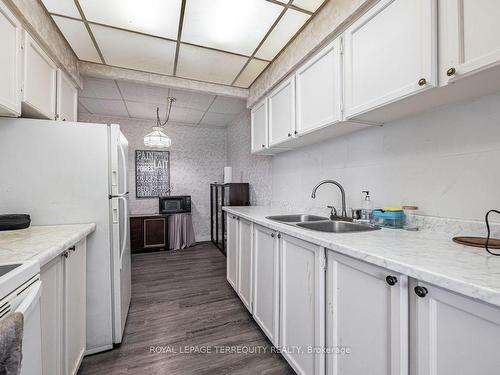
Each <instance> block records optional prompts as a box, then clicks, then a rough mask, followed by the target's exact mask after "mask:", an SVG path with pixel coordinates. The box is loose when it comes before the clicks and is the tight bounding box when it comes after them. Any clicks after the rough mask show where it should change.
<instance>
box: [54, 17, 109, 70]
mask: <svg viewBox="0 0 500 375" xmlns="http://www.w3.org/2000/svg"><path fill="white" fill-rule="evenodd" d="M52 18H53V19H54V21H55V23H56V24H57V27H59V30H61V32H62V34H63V35H64V37H65V38H66V40H67V41H68V43H69V45H70V46H71V48H72V49H73V51H74V52H75V53H76V55H77V56H78V58H79V59H80V60H86V61H92V62H97V63H101V62H102V61H101V58H100V57H99V54H98V53H97V50H96V49H95V46H94V43H93V42H92V39H91V38H90V35H89V33H88V32H87V28H86V27H85V24H84V23H83V22H80V21H75V20H72V19H69V18H64V17H58V16H52Z"/></svg>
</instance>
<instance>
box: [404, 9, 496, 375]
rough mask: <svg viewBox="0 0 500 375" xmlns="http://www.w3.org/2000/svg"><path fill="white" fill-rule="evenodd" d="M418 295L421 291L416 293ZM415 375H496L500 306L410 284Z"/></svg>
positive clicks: (422, 284)
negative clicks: (413, 312) (413, 314)
mask: <svg viewBox="0 0 500 375" xmlns="http://www.w3.org/2000/svg"><path fill="white" fill-rule="evenodd" d="M492 1H494V0H492ZM417 293H418V294H417ZM411 295H412V302H414V303H413V306H414V309H415V310H414V311H415V318H414V320H415V322H414V324H413V325H412V331H411V332H410V335H411V336H413V338H414V341H413V343H414V345H415V346H414V347H413V349H412V351H411V354H410V355H411V357H412V358H413V360H412V364H413V365H412V367H413V368H412V374H415V375H458V374H481V375H497V374H498V373H499V369H500V356H499V355H498V343H499V338H500V310H499V309H498V307H493V306H491V305H488V304H486V303H483V302H479V301H476V300H473V299H470V298H467V297H464V296H460V295H458V294H455V293H452V292H449V291H447V290H444V289H441V288H438V287H436V286H433V285H429V284H426V283H422V282H418V284H417V285H412V288H411Z"/></svg>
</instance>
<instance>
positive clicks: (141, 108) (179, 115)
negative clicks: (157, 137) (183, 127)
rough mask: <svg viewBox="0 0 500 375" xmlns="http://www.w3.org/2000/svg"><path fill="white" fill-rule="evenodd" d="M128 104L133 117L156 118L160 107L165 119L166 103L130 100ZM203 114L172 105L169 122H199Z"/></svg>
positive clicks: (161, 114)
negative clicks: (158, 103) (157, 109)
mask: <svg viewBox="0 0 500 375" xmlns="http://www.w3.org/2000/svg"><path fill="white" fill-rule="evenodd" d="M126 105H127V109H128V111H129V113H130V116H131V117H133V118H139V119H147V120H156V108H157V107H160V119H161V121H165V105H157V104H153V103H140V102H129V101H127V102H126ZM203 114H204V112H203V111H198V110H196V109H189V108H179V107H177V108H176V107H172V112H171V113H170V120H169V123H170V122H175V123H183V124H191V125H194V124H198V122H200V120H201V118H202V117H203Z"/></svg>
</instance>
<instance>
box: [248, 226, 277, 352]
mask: <svg viewBox="0 0 500 375" xmlns="http://www.w3.org/2000/svg"><path fill="white" fill-rule="evenodd" d="M253 255H254V267H253V270H254V272H253V312H252V313H253V317H254V319H255V321H256V322H257V324H258V325H259V326H260V328H262V330H263V331H264V333H265V334H266V336H267V337H268V338H269V340H270V341H271V343H272V344H273V345H275V346H278V345H279V335H278V333H279V295H280V289H279V243H278V238H277V234H276V233H275V232H274V231H273V230H271V229H268V228H264V227H261V226H259V225H257V224H255V225H254V230H253Z"/></svg>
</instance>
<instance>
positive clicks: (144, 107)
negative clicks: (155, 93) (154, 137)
mask: <svg viewBox="0 0 500 375" xmlns="http://www.w3.org/2000/svg"><path fill="white" fill-rule="evenodd" d="M125 104H126V106H127V109H128V112H129V113H130V117H133V118H140V119H147V120H155V119H156V107H158V105H156V104H153V103H140V102H129V101H127V102H125ZM162 116H163V115H162ZM153 125H154V122H153V123H152V125H151V126H153Z"/></svg>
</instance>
